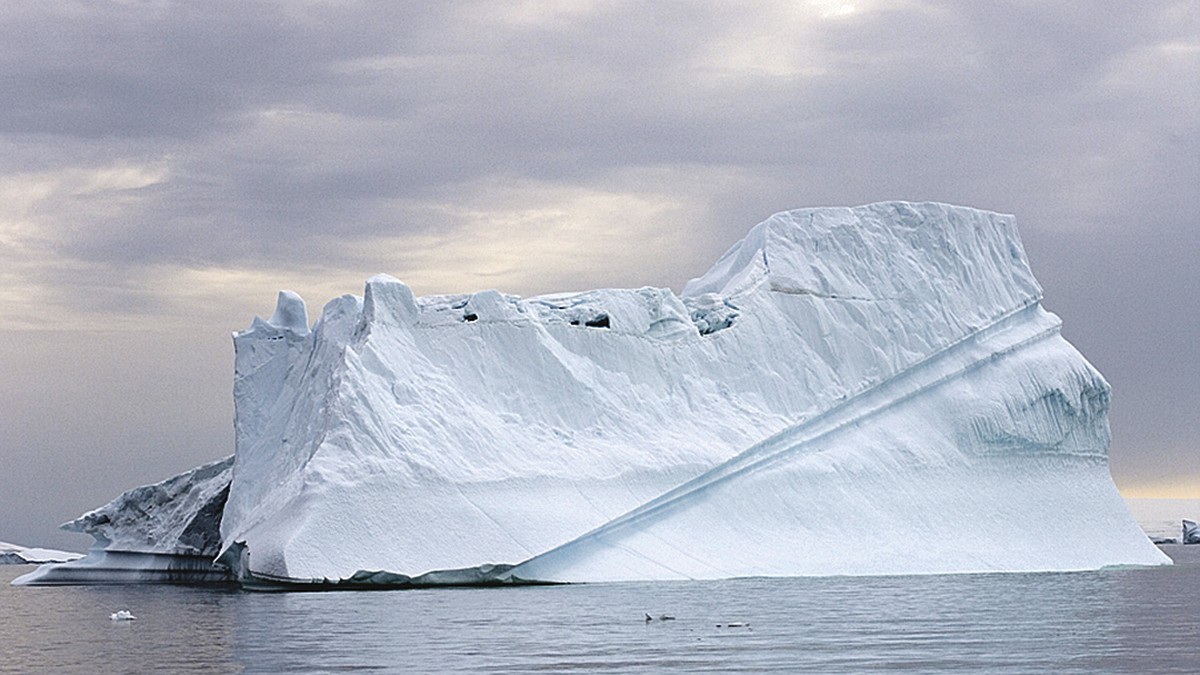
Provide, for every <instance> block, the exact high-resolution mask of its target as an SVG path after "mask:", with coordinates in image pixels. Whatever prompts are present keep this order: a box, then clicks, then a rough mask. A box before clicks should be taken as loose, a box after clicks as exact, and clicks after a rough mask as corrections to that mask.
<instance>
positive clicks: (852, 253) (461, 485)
mask: <svg viewBox="0 0 1200 675" xmlns="http://www.w3.org/2000/svg"><path fill="white" fill-rule="evenodd" d="M1041 298H1042V291H1041V288H1040V287H1039V286H1038V284H1037V282H1036V280H1035V279H1034V277H1033V274H1032V272H1031V271H1030V269H1029V265H1028V263H1027V261H1026V257H1025V254H1024V250H1023V248H1022V246H1021V243H1020V239H1019V236H1018V234H1017V230H1016V227H1015V224H1014V221H1013V218H1012V217H1011V216H1007V215H1002V214H996V213H991V212H987V211H980V210H975V209H970V208H965V207H958V206H950V205H946V204H938V203H908V202H885V203H879V204H870V205H866V206H861V207H854V208H823V209H801V210H796V211H787V212H783V213H778V214H775V215H773V216H771V217H770V218H768V219H767V220H766V221H764V222H763V223H760V224H759V225H757V226H755V227H754V228H752V229H751V230H750V231H749V233H748V234H747V235H746V237H745V238H743V239H742V240H741V241H740V242H738V243H737V244H735V245H734V246H733V247H732V248H730V249H729V251H728V252H727V253H726V254H725V255H723V256H722V257H721V258H720V259H719V260H718V261H717V262H716V263H715V264H714V265H713V267H712V268H711V269H710V270H709V271H708V272H707V273H705V274H704V275H702V276H700V277H698V278H696V279H693V280H691V281H690V282H688V284H687V285H686V286H685V287H684V289H683V293H682V294H680V295H676V294H675V293H673V292H672V291H670V290H669V289H660V288H640V289H601V290H595V291H588V292H584V293H564V294H553V295H545V296H538V297H532V298H520V297H517V296H512V295H507V294H502V293H500V292H497V291H494V290H488V291H482V292H479V293H474V294H461V295H443V296H429V297H417V296H415V295H414V294H413V292H412V291H411V290H410V289H409V288H408V287H407V286H406V285H405V284H403V283H402V282H401V281H399V280H397V279H395V278H393V277H390V276H387V275H378V276H375V277H372V278H371V279H370V280H368V281H367V283H366V287H365V289H364V294H363V296H362V297H361V298H360V297H356V296H343V297H340V298H337V299H335V300H333V301H331V302H330V303H329V304H327V305H326V306H325V308H324V310H323V311H322V313H321V315H320V317H319V318H318V319H317V321H316V322H315V323H314V324H313V325H312V326H311V328H310V327H309V325H308V320H307V313H306V310H305V308H304V303H303V300H301V299H300V298H299V297H298V296H296V295H295V294H291V293H288V292H283V293H280V296H279V299H278V303H277V307H276V311H275V313H274V314H273V316H272V318H271V320H270V321H263V320H262V319H259V318H256V319H255V320H254V322H253V323H252V324H251V327H250V328H249V329H248V330H246V331H243V332H240V333H236V334H235V335H234V348H235V377H234V400H235V407H236V419H235V427H236V453H235V455H234V458H233V461H232V466H231V467H230V477H229V481H228V487H227V501H225V503H224V508H223V512H222V514H221V518H220V521H219V542H220V543H219V557H220V560H221V561H222V563H223V564H225V565H227V566H228V567H230V568H231V569H232V571H233V573H234V574H235V575H236V576H237V577H238V578H239V579H240V580H241V581H242V583H243V584H245V585H247V586H251V587H263V586H280V585H289V584H314V583H315V584H335V585H337V587H342V588H351V587H361V586H364V585H396V586H401V585H445V584H463V583H467V584H475V583H511V582H543V583H554V582H581V581H608V580H626V579H661V578H671V579H679V578H724V577H734V576H748V575H779V576H787V575H802V574H805V575H807V574H813V575H819V574H894V573H934V572H976V571H1027V570H1050V569H1095V568H1098V567H1103V566H1106V565H1114V564H1164V563H1166V562H1167V559H1166V558H1165V556H1163V555H1162V554H1161V553H1160V552H1158V551H1157V549H1155V548H1154V547H1153V546H1152V545H1151V544H1150V543H1149V542H1148V540H1146V538H1145V537H1144V536H1142V535H1141V533H1140V530H1139V529H1138V527H1137V525H1136V524H1135V523H1134V521H1133V519H1132V517H1131V516H1130V515H1129V513H1128V511H1127V510H1126V509H1125V506H1124V504H1123V502H1122V501H1121V500H1120V497H1119V495H1118V494H1117V492H1116V489H1115V487H1114V486H1113V484H1112V480H1111V478H1110V477H1109V475H1108V469H1107V447H1108V442H1109V434H1108V423H1107V410H1108V405H1109V395H1110V390H1109V387H1108V384H1107V383H1106V382H1105V381H1104V379H1103V378H1102V377H1101V376H1100V374H1099V373H1097V372H1096V371H1095V369H1093V368H1092V367H1091V366H1090V364H1088V363H1087V361H1086V360H1085V359H1084V358H1083V357H1082V356H1081V355H1079V353H1078V352H1076V351H1075V350H1074V349H1073V348H1072V347H1071V346H1070V345H1069V344H1068V343H1067V342H1066V341H1065V340H1063V339H1062V337H1061V336H1060V334H1059V321H1058V319H1057V317H1055V316H1054V315H1052V314H1049V313H1048V312H1046V311H1045V310H1044V309H1042V308H1041V306H1040V301H1041ZM196 484H197V485H199V483H196ZM201 501H202V500H201ZM862 522H875V523H880V524H882V525H881V527H878V528H873V530H872V531H874V532H877V533H878V534H877V535H876V536H874V537H872V538H870V539H868V538H864V537H862V536H861V535H859V534H858V533H859V532H861V529H862V528H861V525H860V524H861V523H862ZM980 523H986V524H987V528H988V531H989V537H988V541H986V542H983V543H980V542H979V540H978V538H970V540H971V543H970V544H965V543H964V539H966V538H967V534H968V533H969V532H972V531H975V530H976V529H977V528H978V527H980ZM135 529H136V528H135ZM104 536H106V537H110V536H116V535H115V534H104ZM172 541H174V540H172Z"/></svg>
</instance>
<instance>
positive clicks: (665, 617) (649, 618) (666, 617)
mask: <svg viewBox="0 0 1200 675" xmlns="http://www.w3.org/2000/svg"><path fill="white" fill-rule="evenodd" d="M643 613H644V614H645V612H643ZM657 620H658V621H674V620H675V617H673V616H670V615H669V614H663V615H661V616H659V617H658V619H657ZM651 621H655V618H654V617H652V616H650V615H649V614H646V623H650V622H651Z"/></svg>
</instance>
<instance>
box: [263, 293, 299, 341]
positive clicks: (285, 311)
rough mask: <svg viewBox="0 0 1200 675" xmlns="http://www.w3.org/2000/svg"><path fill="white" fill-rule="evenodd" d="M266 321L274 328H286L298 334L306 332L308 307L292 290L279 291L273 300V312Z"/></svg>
mask: <svg viewBox="0 0 1200 675" xmlns="http://www.w3.org/2000/svg"><path fill="white" fill-rule="evenodd" d="M267 323H269V324H271V325H272V326H275V327H276V328H286V329H288V330H290V331H292V332H295V333H297V334H299V335H307V334H308V308H307V307H305V305H304V299H303V298H301V297H300V296H299V295H298V294H297V293H295V292H293V291H279V299H278V300H277V301H276V302H275V313H274V314H272V315H271V319H270V320H269V321H267Z"/></svg>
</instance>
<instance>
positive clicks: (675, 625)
mask: <svg viewBox="0 0 1200 675" xmlns="http://www.w3.org/2000/svg"><path fill="white" fill-rule="evenodd" d="M1166 550H1168V552H1169V553H1171V554H1173V555H1174V556H1176V557H1177V559H1178V560H1179V561H1180V562H1181V563H1183V564H1178V565H1175V566H1173V567H1164V568H1152V569H1145V568H1143V569H1113V570H1104V571H1100V572H1086V573H1069V574H1060V573H1056V574H983V575H952V576H918V577H912V576H910V577H879V578H845V577H842V578H809V579H739V580H731V581H720V582H672V583H654V584H648V583H638V584H596V585H582V586H543V587H519V588H487V589H443V590H436V591H433V590H431V591H376V592H337V593H285V594H263V593H247V592H242V591H236V590H216V589H205V588H184V587H168V586H159V587H154V586H114V587H95V586H93V587H63V588H14V587H11V586H9V585H8V582H9V581H10V580H11V579H13V578H14V577H16V576H17V575H18V574H21V573H23V572H25V571H28V570H29V569H30V568H28V567H23V566H22V567H16V566H11V567H0V584H2V585H0V671H2V672H19V673H48V672H102V673H107V672H113V673H120V672H128V673H147V672H221V673H226V672H249V673H264V672H269V673H276V672H347V671H377V672H396V671H400V672H409V671H411V672H474V671H489V672H497V671H515V672H528V671H542V672H570V671H575V672H580V671H583V672H593V671H610V672H638V671H641V672H663V671H689V672H693V671H710V672H717V671H719V672H760V671H797V670H807V671H810V672H872V671H897V670H900V671H905V670H907V671H920V672H938V671H943V672H966V671H974V672H1012V673H1029V672H1058V673H1071V672H1078V673H1084V672H1087V673H1092V672H1117V673H1148V672H1162V673H1168V672H1177V673H1196V672H1200V596H1198V595H1197V589H1200V547H1196V546H1192V547H1186V549H1185V547H1182V546H1178V547H1168V548H1167V549H1166ZM120 609H129V610H130V611H132V612H133V613H134V614H135V615H136V616H137V617H138V618H137V620H136V621H127V622H117V621H111V620H110V619H109V614H111V613H112V612H115V611H117V610H120ZM645 613H650V614H652V615H653V616H655V617H658V616H660V615H663V614H668V615H670V616H673V617H675V620H673V621H660V620H655V621H652V622H650V623H646V621H645V620H644V614H645ZM730 623H735V624H737V623H741V624H748V625H744V626H740V627H738V626H735V627H728V624H730Z"/></svg>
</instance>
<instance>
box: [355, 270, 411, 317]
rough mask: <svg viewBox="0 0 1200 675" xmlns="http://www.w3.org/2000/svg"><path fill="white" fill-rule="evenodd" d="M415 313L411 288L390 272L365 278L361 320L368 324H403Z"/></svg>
mask: <svg viewBox="0 0 1200 675" xmlns="http://www.w3.org/2000/svg"><path fill="white" fill-rule="evenodd" d="M416 315H417V299H416V297H415V296H413V292H412V289H411V288H409V287H408V285H407V284H405V283H404V282H403V281H400V280H399V279H397V278H396V277H393V276H392V275H390V274H376V275H375V276H373V277H371V278H370V279H367V286H366V288H365V289H364V290H363V320H364V321H366V322H367V323H368V324H370V323H381V324H387V325H393V326H398V325H403V324H407V323H411V322H412V321H413V320H414V318H415V317H416Z"/></svg>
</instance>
